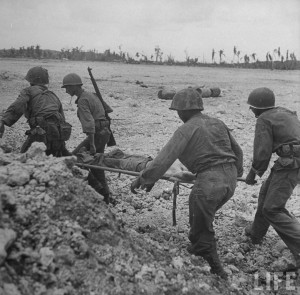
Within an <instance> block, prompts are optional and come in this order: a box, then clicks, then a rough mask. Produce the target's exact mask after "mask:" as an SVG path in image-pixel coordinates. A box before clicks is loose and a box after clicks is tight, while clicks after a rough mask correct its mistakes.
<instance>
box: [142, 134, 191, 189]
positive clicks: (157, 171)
mask: <svg viewBox="0 0 300 295" xmlns="http://www.w3.org/2000/svg"><path fill="white" fill-rule="evenodd" d="M187 144H188V140H187V139H186V138H185V137H184V135H183V134H182V133H181V132H180V131H179V130H177V131H176V132H175V133H174V134H173V136H172V138H171V139H170V140H169V141H168V143H167V144H166V145H165V146H164V147H163V148H162V150H161V151H160V152H159V154H158V155H157V156H156V158H155V159H154V160H153V161H151V163H150V164H149V166H147V168H146V169H145V170H144V171H143V172H142V174H141V184H153V183H155V182H156V181H157V180H158V179H160V178H161V177H162V176H163V175H164V174H165V173H166V171H167V170H168V169H169V168H170V166H171V165H172V164H173V163H174V162H175V160H176V159H178V157H179V156H180V155H181V154H182V152H183V151H184V149H185V148H186V146H187Z"/></svg>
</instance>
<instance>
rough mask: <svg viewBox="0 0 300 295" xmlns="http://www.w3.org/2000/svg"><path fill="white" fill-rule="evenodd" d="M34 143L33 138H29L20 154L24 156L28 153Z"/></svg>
mask: <svg viewBox="0 0 300 295" xmlns="http://www.w3.org/2000/svg"><path fill="white" fill-rule="evenodd" d="M32 143H33V137H32V136H30V135H29V136H27V138H26V140H25V142H24V143H23V144H22V146H21V149H20V153H22V154H23V153H25V152H27V151H28V149H29V147H30V146H31V144H32Z"/></svg>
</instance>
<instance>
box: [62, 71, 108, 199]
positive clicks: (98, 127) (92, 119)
mask: <svg viewBox="0 0 300 295" xmlns="http://www.w3.org/2000/svg"><path fill="white" fill-rule="evenodd" d="M82 85H83V83H82V81H81V78H80V77H79V76H78V75H77V74H75V73H70V74H68V75H66V76H65V77H64V78H63V86H62V88H65V89H66V93H68V94H69V95H71V96H73V95H76V96H77V99H76V101H75V103H76V104H77V116H78V118H79V120H80V122H81V125H82V130H83V132H84V133H85V134H86V135H87V137H86V139H84V140H83V142H81V143H80V144H79V145H78V147H77V148H76V149H75V150H74V151H73V152H72V154H74V155H76V154H77V153H78V152H79V151H80V150H81V149H82V148H83V147H84V148H86V149H87V150H88V151H89V152H90V153H91V154H92V155H93V154H95V153H104V149H105V145H106V144H107V143H108V141H109V139H110V135H111V132H110V130H109V121H108V120H107V119H106V117H105V111H104V107H103V105H102V103H101V101H100V100H99V98H98V97H97V96H96V95H95V94H93V93H91V92H88V91H85V90H84V89H82ZM88 183H89V185H91V186H92V187H93V188H94V189H95V190H96V191H97V192H98V193H99V194H101V195H103V196H104V201H105V202H106V203H107V204H108V203H109V200H110V191H109V187H108V185H107V182H106V179H105V173H104V171H103V170H97V169H91V171H90V173H89V175H88Z"/></svg>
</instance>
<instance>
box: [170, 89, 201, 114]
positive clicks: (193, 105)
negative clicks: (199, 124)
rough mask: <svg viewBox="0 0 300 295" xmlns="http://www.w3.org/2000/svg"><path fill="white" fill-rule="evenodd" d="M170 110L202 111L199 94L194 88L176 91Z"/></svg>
mask: <svg viewBox="0 0 300 295" xmlns="http://www.w3.org/2000/svg"><path fill="white" fill-rule="evenodd" d="M170 110H176V111H187V110H200V111H202V110H204V108H203V101H202V97H201V94H200V93H199V92H198V91H197V90H195V89H194V88H186V89H183V90H180V91H178V92H177V93H176V94H175V95H174V97H173V100H172V104H171V107H170Z"/></svg>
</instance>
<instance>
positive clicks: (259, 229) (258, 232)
mask: <svg viewBox="0 0 300 295" xmlns="http://www.w3.org/2000/svg"><path fill="white" fill-rule="evenodd" d="M272 175H273V172H271V173H270V175H269V176H268V178H267V179H266V180H265V181H264V182H263V184H262V186H261V188H260V191H259V195H258V204H257V209H256V213H255V218H254V221H253V222H252V224H251V225H249V226H248V227H246V229H245V234H246V235H248V236H250V237H251V240H252V242H253V243H254V244H260V243H261V242H262V239H263V237H264V236H265V235H266V233H267V231H268V229H269V226H270V223H269V221H268V220H267V219H266V218H265V217H264V214H263V206H264V203H265V199H266V195H267V192H268V189H269V186H270V183H271V180H272Z"/></svg>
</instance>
